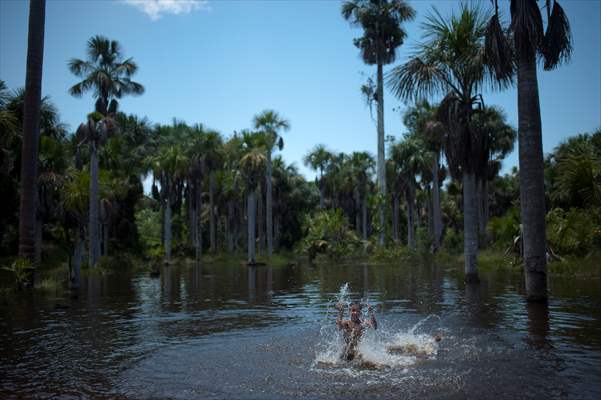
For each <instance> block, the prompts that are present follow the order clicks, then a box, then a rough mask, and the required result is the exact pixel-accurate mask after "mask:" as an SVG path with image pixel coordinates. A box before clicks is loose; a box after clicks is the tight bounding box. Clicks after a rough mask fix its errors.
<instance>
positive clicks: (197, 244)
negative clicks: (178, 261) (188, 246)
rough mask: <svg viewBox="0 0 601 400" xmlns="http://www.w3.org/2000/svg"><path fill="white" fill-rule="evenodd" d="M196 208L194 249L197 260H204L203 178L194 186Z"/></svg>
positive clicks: (198, 178)
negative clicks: (202, 224) (202, 222)
mask: <svg viewBox="0 0 601 400" xmlns="http://www.w3.org/2000/svg"><path fill="white" fill-rule="evenodd" d="M194 195H195V196H196V199H195V208H194V248H195V251H194V253H195V256H196V260H197V261H198V260H200V259H201V258H202V227H201V211H202V177H197V179H196V182H195V184H194Z"/></svg>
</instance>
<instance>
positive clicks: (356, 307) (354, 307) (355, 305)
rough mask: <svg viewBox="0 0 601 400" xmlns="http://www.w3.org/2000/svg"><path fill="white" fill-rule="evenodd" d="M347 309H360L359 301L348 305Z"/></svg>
mask: <svg viewBox="0 0 601 400" xmlns="http://www.w3.org/2000/svg"><path fill="white" fill-rule="evenodd" d="M349 309H351V310H352V309H356V310H357V311H361V304H359V303H352V304H351V305H350V306H349Z"/></svg>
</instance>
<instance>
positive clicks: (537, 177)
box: [518, 55, 547, 301]
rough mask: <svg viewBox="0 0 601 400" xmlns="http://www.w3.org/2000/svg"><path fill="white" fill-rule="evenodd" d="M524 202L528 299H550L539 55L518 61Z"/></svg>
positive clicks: (523, 219)
mask: <svg viewBox="0 0 601 400" xmlns="http://www.w3.org/2000/svg"><path fill="white" fill-rule="evenodd" d="M518 119H519V122H518V131H519V159H520V204H521V217H522V225H523V231H522V232H523V234H522V240H523V245H524V272H525V278H526V296H527V298H528V301H546V299H547V264H546V258H545V256H546V238H545V188H544V163H543V145H542V128H541V117H540V103H539V97H538V78H537V75H536V58H535V56H534V55H532V56H531V57H530V59H529V60H528V59H524V57H521V58H520V60H519V62H518Z"/></svg>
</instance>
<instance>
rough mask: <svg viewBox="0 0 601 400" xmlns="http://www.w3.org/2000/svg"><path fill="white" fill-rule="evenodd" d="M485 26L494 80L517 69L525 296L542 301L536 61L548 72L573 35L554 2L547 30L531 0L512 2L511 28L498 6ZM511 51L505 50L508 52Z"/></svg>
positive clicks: (565, 56) (563, 56)
mask: <svg viewBox="0 0 601 400" xmlns="http://www.w3.org/2000/svg"><path fill="white" fill-rule="evenodd" d="M494 5H495V15H494V16H493V17H492V18H491V20H490V23H489V25H488V30H487V46H486V50H487V51H486V58H487V59H488V62H489V64H490V65H491V67H492V69H493V71H494V72H495V74H496V77H497V78H498V79H501V80H502V79H507V77H508V76H512V75H513V72H514V70H515V69H517V85H518V135H519V164H520V205H521V217H522V226H523V232H522V238H523V244H524V273H525V276H526V295H527V298H528V300H530V301H546V299H547V265H546V238H545V188H544V160H543V145H542V127H541V116H540V101H539V95H538V77H537V71H536V62H537V57H538V56H539V55H541V56H542V58H543V61H544V69H545V70H552V69H554V68H556V67H557V66H559V65H560V64H562V63H564V62H567V61H569V60H570V58H571V55H572V37H571V30H570V23H569V20H568V18H567V16H566V14H565V12H564V10H563V8H562V7H561V6H560V5H559V3H558V2H557V1H556V0H545V8H546V10H547V28H546V31H545V30H544V23H543V18H542V15H541V11H540V9H539V6H538V4H537V2H536V0H511V3H510V12H511V24H510V30H511V34H512V39H513V43H512V44H513V52H512V51H511V47H512V46H510V43H511V40H510V39H509V38H508V37H507V36H506V34H505V32H504V31H503V29H502V28H501V24H500V22H499V7H498V2H497V0H494ZM507 49H510V50H507Z"/></svg>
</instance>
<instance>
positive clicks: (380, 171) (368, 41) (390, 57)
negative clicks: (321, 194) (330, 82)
mask: <svg viewBox="0 0 601 400" xmlns="http://www.w3.org/2000/svg"><path fill="white" fill-rule="evenodd" d="M342 16H343V17H344V19H346V20H347V21H350V22H351V23H352V24H354V25H359V26H361V28H363V36H362V37H360V38H357V39H355V40H354V43H355V46H357V47H358V48H359V49H360V51H361V57H362V59H363V61H364V62H365V63H366V64H368V65H376V66H377V78H376V81H377V83H376V85H377V86H376V93H375V98H376V101H377V102H378V120H377V122H378V160H377V176H378V186H379V189H380V193H381V196H382V198H385V196H386V167H385V159H384V158H385V149H384V73H383V66H384V65H387V64H390V63H392V62H394V61H395V59H396V49H397V48H398V47H399V46H401V45H402V44H403V43H404V41H405V39H406V37H407V32H406V31H405V29H404V28H403V24H404V23H406V22H408V21H411V20H413V19H414V18H415V10H414V9H413V8H412V7H411V6H410V5H409V3H408V2H407V1H405V0H349V1H345V2H344V3H343V4H342ZM384 206H385V204H384V202H381V204H380V209H379V213H380V225H381V226H382V227H384V225H385V220H384V218H385V217H384ZM379 243H380V245H383V244H384V229H382V230H381V232H380V236H379Z"/></svg>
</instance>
